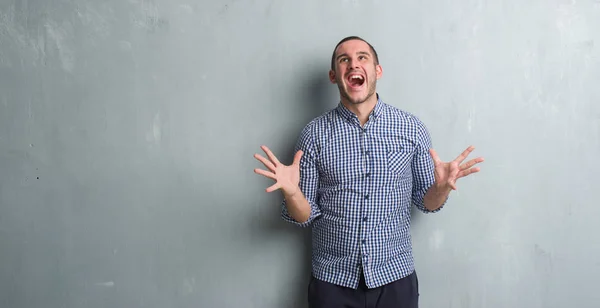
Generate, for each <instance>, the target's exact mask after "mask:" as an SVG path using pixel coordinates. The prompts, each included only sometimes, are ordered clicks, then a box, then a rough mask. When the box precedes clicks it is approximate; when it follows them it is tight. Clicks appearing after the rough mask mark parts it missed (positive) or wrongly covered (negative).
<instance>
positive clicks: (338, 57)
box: [336, 51, 371, 60]
mask: <svg viewBox="0 0 600 308" xmlns="http://www.w3.org/2000/svg"><path fill="white" fill-rule="evenodd" d="M357 54H359V55H367V56H371V54H370V53H368V52H366V51H359V52H357ZM347 56H348V54H347V53H343V54H341V55H339V56H337V57H336V59H337V60H339V59H340V58H341V57H347Z"/></svg>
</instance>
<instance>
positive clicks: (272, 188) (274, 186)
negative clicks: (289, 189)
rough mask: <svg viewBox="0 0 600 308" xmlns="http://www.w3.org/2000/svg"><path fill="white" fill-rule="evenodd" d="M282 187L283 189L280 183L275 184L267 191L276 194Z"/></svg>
mask: <svg viewBox="0 0 600 308" xmlns="http://www.w3.org/2000/svg"><path fill="white" fill-rule="evenodd" d="M280 187H281V186H280V185H279V183H275V184H273V185H271V186H269V187H267V189H266V191H267V192H268V193H270V192H274V191H276V190H278V189H279V188H280Z"/></svg>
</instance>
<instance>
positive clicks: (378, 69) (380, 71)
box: [375, 64, 383, 79]
mask: <svg viewBox="0 0 600 308" xmlns="http://www.w3.org/2000/svg"><path fill="white" fill-rule="evenodd" d="M375 74H376V75H377V79H379V78H381V76H383V68H382V67H381V65H379V64H377V65H376V66H375Z"/></svg>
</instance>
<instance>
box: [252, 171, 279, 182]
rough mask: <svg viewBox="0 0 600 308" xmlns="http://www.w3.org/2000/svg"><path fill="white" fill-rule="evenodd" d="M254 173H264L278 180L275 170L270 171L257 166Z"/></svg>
mask: <svg viewBox="0 0 600 308" xmlns="http://www.w3.org/2000/svg"><path fill="white" fill-rule="evenodd" d="M254 173H257V174H260V175H264V176H266V177H268V178H270V179H273V180H277V177H275V174H274V173H273V172H269V171H266V170H262V169H258V168H257V169H254Z"/></svg>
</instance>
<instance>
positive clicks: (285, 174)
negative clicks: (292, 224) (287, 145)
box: [254, 146, 302, 196]
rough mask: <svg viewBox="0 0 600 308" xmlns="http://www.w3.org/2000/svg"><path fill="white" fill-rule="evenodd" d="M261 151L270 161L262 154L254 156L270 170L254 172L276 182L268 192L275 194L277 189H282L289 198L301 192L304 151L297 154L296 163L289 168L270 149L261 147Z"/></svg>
mask: <svg viewBox="0 0 600 308" xmlns="http://www.w3.org/2000/svg"><path fill="white" fill-rule="evenodd" d="M261 149H262V150H263V151H264V152H265V153H266V154H267V157H268V158H269V159H266V158H265V157H263V156H262V155H260V154H254V158H256V159H258V160H259V161H260V162H262V163H263V164H264V165H265V167H267V169H269V170H263V169H258V168H256V169H254V172H255V173H257V174H261V175H263V176H265V177H267V178H270V179H273V180H275V184H273V185H271V186H269V187H268V188H267V189H266V191H267V192H273V191H275V190H277V189H281V190H282V191H283V193H284V194H286V195H288V196H292V195H294V194H295V193H296V192H297V191H298V190H299V188H298V184H299V182H300V158H302V151H298V152H296V155H294V161H293V162H292V164H291V165H289V166H287V165H284V164H282V163H281V162H280V161H279V160H278V159H277V157H276V156H275V155H274V154H273V152H271V150H270V149H269V148H268V147H266V146H261Z"/></svg>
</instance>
